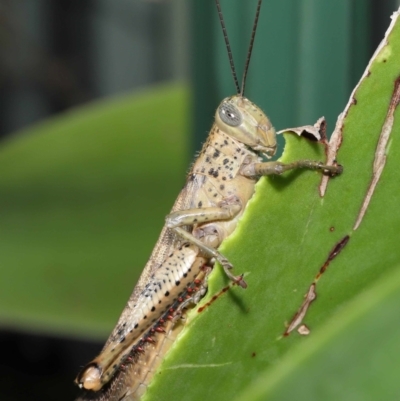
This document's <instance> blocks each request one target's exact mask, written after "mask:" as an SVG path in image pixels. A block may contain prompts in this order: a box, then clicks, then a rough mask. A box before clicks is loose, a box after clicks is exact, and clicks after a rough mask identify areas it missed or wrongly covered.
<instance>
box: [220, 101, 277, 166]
mask: <svg viewBox="0 0 400 401" xmlns="http://www.w3.org/2000/svg"><path fill="white" fill-rule="evenodd" d="M215 122H216V124H217V126H218V128H219V129H221V130H222V131H223V132H225V133H226V134H228V135H230V136H231V137H232V138H234V139H236V140H238V141H240V142H242V143H244V144H245V145H247V146H249V147H250V148H252V149H253V150H255V151H257V152H261V153H263V154H264V155H265V156H266V157H267V158H270V157H271V156H273V155H274V154H275V152H276V133H275V129H274V127H273V126H272V124H271V122H270V121H269V119H268V117H267V116H266V115H265V114H264V112H263V111H262V110H261V109H260V108H259V107H257V106H256V105H255V104H254V103H252V102H250V100H248V99H247V98H245V97H244V96H240V95H235V96H232V97H227V98H226V99H224V100H223V101H222V102H221V104H220V105H219V106H218V109H217V112H216V113H215Z"/></svg>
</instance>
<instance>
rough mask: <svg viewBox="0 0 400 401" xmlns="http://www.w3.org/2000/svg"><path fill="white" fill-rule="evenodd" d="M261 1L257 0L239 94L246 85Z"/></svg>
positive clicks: (242, 93) (242, 92) (241, 93)
mask: <svg viewBox="0 0 400 401" xmlns="http://www.w3.org/2000/svg"><path fill="white" fill-rule="evenodd" d="M261 3H262V0H258V4H257V10H256V16H255V18H254V24H253V31H252V32H251V38H250V45H249V51H248V52H247V58H246V65H245V67H244V71H243V78H242V89H241V90H240V95H241V96H243V95H244V87H245V85H246V77H247V71H248V70H249V64H250V58H251V52H252V50H253V44H254V38H255V37H256V30H257V24H258V17H259V16H260V10H261Z"/></svg>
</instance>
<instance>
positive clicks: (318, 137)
mask: <svg viewBox="0 0 400 401" xmlns="http://www.w3.org/2000/svg"><path fill="white" fill-rule="evenodd" d="M284 132H293V133H295V134H296V135H298V136H304V137H306V138H308V139H310V140H312V141H318V142H322V141H324V140H326V122H325V117H320V118H319V119H318V120H317V122H316V123H315V124H314V125H303V126H301V127H295V128H285V129H283V130H281V131H278V132H277V134H278V135H281V134H283V133H284Z"/></svg>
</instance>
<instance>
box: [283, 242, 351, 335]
mask: <svg viewBox="0 0 400 401" xmlns="http://www.w3.org/2000/svg"><path fill="white" fill-rule="evenodd" d="M349 240H350V237H349V236H348V235H345V236H344V237H343V238H342V239H341V240H340V241H339V242H337V243H336V244H335V246H334V247H333V248H332V250H331V251H330V252H329V255H328V257H327V258H326V260H325V262H324V263H323V265H322V266H321V267H320V269H319V271H318V273H317V275H316V276H315V278H314V280H313V282H312V283H311V285H310V287H309V289H308V291H307V293H306V294H305V296H304V300H303V302H302V304H301V306H300V308H299V309H298V310H297V312H296V313H295V314H294V316H293V317H292V319H291V320H290V323H289V324H288V326H287V328H286V330H285V332H284V333H283V336H284V337H287V336H288V335H289V334H290V333H291V332H292V331H293V330H295V329H296V328H297V332H298V333H299V334H300V335H308V334H309V333H310V329H309V328H308V327H307V326H306V325H305V324H304V323H303V321H304V318H305V316H306V314H307V311H308V309H309V307H310V305H311V303H312V302H313V301H314V300H315V299H316V298H317V291H316V288H317V284H318V281H319V279H320V278H321V276H322V275H323V274H324V273H325V271H326V269H327V268H328V266H329V264H330V263H331V262H332V260H333V259H335V258H336V257H337V256H338V255H339V253H340V252H341V251H342V250H343V249H344V247H345V246H346V245H347V243H348V242H349Z"/></svg>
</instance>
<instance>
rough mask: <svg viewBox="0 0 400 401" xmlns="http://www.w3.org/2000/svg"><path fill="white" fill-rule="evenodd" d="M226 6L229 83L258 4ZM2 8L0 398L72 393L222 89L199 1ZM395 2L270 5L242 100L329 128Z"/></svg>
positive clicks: (219, 47)
mask: <svg viewBox="0 0 400 401" xmlns="http://www.w3.org/2000/svg"><path fill="white" fill-rule="evenodd" d="M221 3H222V9H223V12H224V16H225V20H226V25H227V29H228V34H229V37H230V40H231V44H232V49H233V54H234V58H235V62H236V68H237V70H238V74H239V77H240V76H241V71H242V68H243V64H244V61H245V56H246V51H247V46H248V41H249V36H250V32H251V24H252V20H253V16H254V11H255V6H256V1H254V0H253V1H245V0H235V1H234V0H222V1H221ZM1 6H2V7H1V11H0V13H1V17H2V18H1V25H0V29H1V33H2V36H1V37H2V41H1V43H0V51H1V62H0V72H1V91H0V98H1V102H0V134H1V137H2V143H1V148H0V170H1V171H2V174H1V175H0V215H1V216H0V238H1V241H0V250H1V252H0V255H1V257H0V269H1V280H0V324H1V329H2V331H1V333H0V341H1V345H2V346H3V350H4V352H3V358H2V360H1V361H0V377H1V380H2V386H1V388H0V399H1V400H19V399H27V398H28V399H41V400H47V399H49V400H50V399H54V398H55V397H57V399H59V400H64V399H65V400H71V399H73V397H74V394H76V390H75V388H74V387H73V385H72V380H73V378H74V376H75V374H76V373H77V371H78V369H79V367H80V366H81V365H82V364H84V363H86V362H87V361H89V360H90V359H91V358H92V357H93V356H94V355H95V354H96V353H97V352H98V350H99V348H100V347H101V345H102V342H103V341H104V340H105V338H106V337H107V335H108V333H109V332H110V330H111V329H112V327H113V324H114V323H115V321H116V319H117V317H118V316H119V313H120V311H121V310H122V307H123V306H124V304H125V302H126V300H127V298H128V296H129V294H130V292H131V290H132V288H133V285H134V283H135V280H136V278H137V277H138V275H139V274H140V271H141V269H142V267H143V266H144V263H145V261H146V259H147V257H148V255H149V253H150V252H151V249H152V246H153V245H154V243H155V241H156V239H157V235H158V232H159V230H160V228H161V226H162V224H163V221H164V216H165V215H166V214H167V213H168V210H169V208H170V207H171V205H172V203H173V201H174V198H175V196H176V195H177V193H178V191H179V189H180V187H181V186H182V184H183V182H184V177H185V172H186V171H187V169H188V166H189V163H190V160H191V158H192V155H193V153H194V151H195V150H196V149H198V148H199V146H200V143H201V142H202V140H204V138H205V136H206V134H207V131H208V129H209V128H210V125H211V123H212V121H213V114H214V111H215V108H216V106H217V104H218V103H219V101H220V100H221V99H222V98H223V97H225V96H229V95H231V94H232V93H233V92H234V86H233V81H232V77H231V73H230V71H229V64H228V61H227V56H226V50H225V48H224V43H223V39H222V34H221V32H220V27H219V23H218V20H217V13H216V10H215V5H214V2H213V1H211V0H208V1H196V0H192V1H189V0H188V1H184V0H170V1H168V0H165V1H162V0H159V1H145V0H117V1H115V0H114V1H111V0H75V1H72V0H64V1H50V0H47V1H45V0H41V1H37V2H30V1H28V0H25V1H23V0H18V1H15V0H9V1H2V2H1ZM397 6H398V4H397V2H395V1H389V0H385V1H384V0H381V1H367V0H355V1H351V2H350V1H346V0H339V1H335V2H332V1H329V0H324V1H321V0H314V1H311V0H308V1H307V0H301V1H299V0H285V1H278V0H271V1H264V4H263V8H262V12H261V16H260V21H259V27H258V32H257V37H256V41H255V45H254V50H253V58H252V62H251V66H250V71H249V75H248V82H247V86H246V95H247V96H248V97H249V98H251V99H252V100H253V101H254V102H255V103H257V104H259V105H260V106H261V107H262V108H263V109H264V110H265V111H266V112H267V114H268V115H269V116H270V118H271V120H272V121H273V123H274V125H275V126H276V128H277V129H283V128H285V127H291V126H296V125H301V124H310V123H313V122H314V121H315V120H316V119H317V118H318V117H320V116H322V115H325V117H326V118H327V121H328V128H330V129H333V126H334V124H335V122H336V117H337V115H338V114H339V112H340V111H341V110H342V109H343V107H344V105H345V103H346V101H347V99H348V96H349V94H350V92H351V90H352V88H353V86H354V84H355V83H356V82H357V80H358V78H359V76H360V75H361V73H362V71H363V69H364V68H365V65H366V64H367V62H368V60H369V57H370V56H371V55H372V53H373V51H374V49H375V47H376V46H377V44H378V43H379V41H380V40H381V39H382V37H383V34H384V31H385V29H386V28H387V26H388V24H389V16H390V14H391V13H392V12H393V11H394V10H395V9H396V8H397ZM95 340H96V341H97V342H93V341H95ZM21 378H22V380H21ZM21 383H23V385H21Z"/></svg>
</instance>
